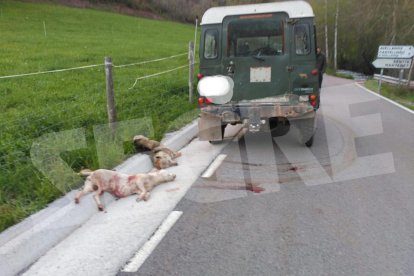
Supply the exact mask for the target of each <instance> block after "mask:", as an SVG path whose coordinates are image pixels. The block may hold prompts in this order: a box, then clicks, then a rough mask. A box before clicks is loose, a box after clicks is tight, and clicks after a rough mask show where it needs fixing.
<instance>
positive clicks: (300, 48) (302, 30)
mask: <svg viewBox="0 0 414 276" xmlns="http://www.w3.org/2000/svg"><path fill="white" fill-rule="evenodd" d="M295 51H296V54H297V55H308V54H309V53H310V36H309V25H307V24H297V25H295Z"/></svg>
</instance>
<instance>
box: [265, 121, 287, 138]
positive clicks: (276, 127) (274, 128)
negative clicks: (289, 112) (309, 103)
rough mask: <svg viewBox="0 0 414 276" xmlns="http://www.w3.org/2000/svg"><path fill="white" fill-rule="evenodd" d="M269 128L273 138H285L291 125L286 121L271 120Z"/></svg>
mask: <svg viewBox="0 0 414 276" xmlns="http://www.w3.org/2000/svg"><path fill="white" fill-rule="evenodd" d="M269 128H270V133H271V134H272V137H278V136H283V135H285V134H287V133H288V132H289V129H290V123H289V121H288V120H286V119H281V120H280V119H279V118H277V117H275V118H269Z"/></svg>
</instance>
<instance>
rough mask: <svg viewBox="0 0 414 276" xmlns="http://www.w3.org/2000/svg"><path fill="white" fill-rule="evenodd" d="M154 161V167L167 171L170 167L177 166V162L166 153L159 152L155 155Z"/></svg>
mask: <svg viewBox="0 0 414 276" xmlns="http://www.w3.org/2000/svg"><path fill="white" fill-rule="evenodd" d="M153 159H154V160H153V161H154V166H155V167H156V168H157V169H159V170H160V169H166V168H168V167H171V166H177V162H176V161H174V160H173V159H172V158H171V156H170V155H169V154H167V153H165V152H164V151H159V152H157V153H155V154H154V157H153Z"/></svg>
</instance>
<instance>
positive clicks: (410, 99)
mask: <svg viewBox="0 0 414 276" xmlns="http://www.w3.org/2000/svg"><path fill="white" fill-rule="evenodd" d="M365 86H366V87H367V88H368V89H370V90H372V91H374V92H378V81H377V80H368V81H366V82H365ZM381 95H382V96H384V97H387V98H389V99H391V100H394V101H396V102H398V103H400V104H402V105H404V106H406V107H408V108H411V109H412V110H414V90H413V89H408V88H407V87H406V86H401V87H398V86H397V85H391V84H388V83H384V82H383V83H382V84H381Z"/></svg>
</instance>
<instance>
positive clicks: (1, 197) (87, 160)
mask: <svg viewBox="0 0 414 276" xmlns="http://www.w3.org/2000/svg"><path fill="white" fill-rule="evenodd" d="M0 33H1V40H0V41H1V48H2V51H1V54H0V76H7V75H14V74H22V73H30V72H38V71H47V70H56V69H63V68H71V67H77V66H84V65H90V64H103V62H104V57H105V56H110V57H112V60H113V62H114V64H115V65H121V64H129V63H135V62H140V61H145V60H153V59H157V58H161V57H167V56H171V55H175V54H180V53H185V52H186V51H187V45H188V41H189V40H192V39H193V37H194V30H193V27H192V26H190V25H184V24H178V23H174V22H167V21H153V20H147V19H141V18H134V17H128V16H122V15H117V14H112V13H108V12H99V11H94V10H87V9H74V8H67V7H62V6H57V5H47V4H34V3H24V2H17V1H8V0H6V1H4V0H3V1H1V2H0ZM186 63H188V61H187V56H186V55H182V56H180V57H177V58H174V59H169V60H165V61H160V62H154V63H148V64H145V65H137V66H130V67H124V68H114V90H115V98H116V107H117V113H118V121H119V122H121V123H122V122H127V121H129V120H134V119H139V120H140V118H146V120H147V121H146V122H145V124H144V125H142V124H140V123H139V122H136V121H129V123H128V124H126V126H125V125H123V126H122V127H121V126H120V129H123V130H122V131H121V132H122V136H123V137H122V138H117V137H115V138H114V139H115V140H116V139H118V140H119V139H121V140H122V139H123V140H128V139H131V138H132V136H133V134H139V133H135V132H139V131H140V130H142V132H145V134H148V135H150V136H152V137H153V138H156V139H160V138H161V137H162V135H163V134H164V133H165V132H166V131H167V130H168V129H169V127H170V126H171V125H172V126H174V127H178V126H179V125H178V126H177V124H176V123H173V121H176V120H177V118H179V117H180V116H181V117H182V116H184V119H183V120H184V121H188V120H190V119H191V118H194V109H195V105H194V104H189V103H188V90H187V82H188V80H187V78H188V77H187V75H188V71H187V69H185V68H184V69H181V70H177V71H174V72H171V73H168V74H164V75H162V76H158V77H154V78H149V79H145V80H141V81H139V82H138V83H137V84H136V86H135V87H134V88H132V89H129V88H130V87H131V86H132V85H133V83H134V81H135V79H136V78H137V77H139V76H144V75H149V74H154V73H157V72H160V71H165V70H168V69H172V68H176V67H178V66H182V65H185V64H186ZM0 97H1V101H0V170H1V174H0V231H2V230H4V229H5V228H7V227H9V226H11V225H13V224H14V223H16V222H18V221H20V220H21V219H23V218H25V217H27V216H28V215H30V214H32V213H33V212H35V211H37V210H39V209H41V208H43V207H45V205H47V204H48V203H49V202H51V201H52V200H54V199H55V198H57V197H59V196H61V195H62V194H63V193H64V192H66V191H68V190H70V189H72V188H74V187H76V186H78V185H80V184H81V182H80V181H79V179H78V178H77V177H73V178H70V177H69V178H68V179H69V180H67V183H66V186H64V187H63V186H59V185H56V183H54V182H53V180H51V179H50V178H47V177H46V176H45V175H44V174H43V173H41V171H40V170H39V169H37V168H36V167H35V165H36V164H38V163H39V162H38V163H36V162H33V160H32V159H33V153H36V152H37V151H36V148H35V150H34V148H33V145H34V142H39V141H43V142H44V143H46V144H48V147H49V148H48V149H49V150H51V151H53V150H56V149H60V150H61V151H62V153H60V152H58V154H57V157H61V158H63V160H65V162H66V163H67V164H69V166H70V167H71V168H72V169H73V170H75V171H76V170H79V169H80V168H82V167H84V168H92V169H94V168H98V167H111V166H115V165H116V164H118V163H119V162H120V161H121V160H120V159H122V158H124V157H125V155H128V154H131V153H133V152H134V149H133V146H132V143H131V142H129V141H130V140H129V141H127V142H124V143H121V147H122V148H121V150H122V151H123V152H122V153H121V154H119V147H118V148H117V147H116V146H114V147H112V144H114V143H112V144H111V143H110V141H109V142H108V141H106V142H108V144H107V146H104V147H103V146H102V143H101V144H100V145H101V146H100V149H99V150H97V146H96V141H97V139H98V138H99V139H101V138H102V137H104V138H103V140H105V139H107V137H106V138H105V135H104V134H105V133H107V132H105V131H102V129H104V130H105V124H106V122H107V114H106V94H105V74H104V67H103V66H98V67H93V68H88V69H82V70H76V71H68V72H60V73H51V74H43V75H36V76H26V77H19V78H11V79H0ZM178 121H182V120H180V119H178ZM148 124H150V126H148ZM97 126H101V127H97ZM74 129H81V133H84V135H83V136H84V137H85V141H84V142H82V139H83V138H82V137H83V136H82V135H81V136H79V137H78V136H76V137H75V136H73V137H71V135H70V134H65V135H66V136H64V137H67V139H61V138H59V139H57V138H56V139H55V140H54V138H53V135H52V136H51V135H50V133H61V132H62V131H71V130H74ZM97 136H99V137H97ZM108 136H111V135H110V133H109V135H108ZM39 137H41V138H39ZM51 137H52V138H53V139H52V138H51ZM56 137H57V136H56ZM39 139H40V140H39ZM48 139H49V140H48ZM76 139H79V141H77V140H76ZM118 140H117V142H118V146H119V141H118ZM101 142H102V141H101ZM121 142H122V141H121ZM53 143H55V144H53ZM104 145H105V144H104ZM43 146H44V145H43ZM76 148H78V149H76ZM72 149H76V150H72ZM31 155H32V156H31ZM44 156H46V155H44ZM102 156H105V160H104V161H102V158H100V157H102ZM55 157H56V156H54V158H55ZM40 161H44V160H40ZM102 162H104V164H102ZM40 163H41V162H40ZM55 163H57V162H56V160H55V161H51V162H49V164H48V166H49V167H47V166H46V167H45V168H46V169H47V168H52V169H53V168H58V167H59V166H55V167H53V164H55ZM59 173H60V172H59V171H58V172H57V174H59Z"/></svg>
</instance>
